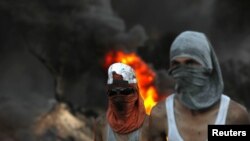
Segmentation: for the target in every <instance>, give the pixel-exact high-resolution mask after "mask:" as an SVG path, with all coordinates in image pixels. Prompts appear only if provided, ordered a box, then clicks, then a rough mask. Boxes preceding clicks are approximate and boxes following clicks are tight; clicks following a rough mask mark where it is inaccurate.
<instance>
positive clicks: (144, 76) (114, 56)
mask: <svg viewBox="0 0 250 141" xmlns="http://www.w3.org/2000/svg"><path fill="white" fill-rule="evenodd" d="M115 62H121V63H124V64H127V65H130V66H131V67H132V68H134V70H135V73H136V77H137V80H138V85H139V89H140V94H141V96H142V98H143V99H144V106H145V109H146V113H147V114H148V115H149V114H150V111H151V109H152V107H153V106H155V105H156V103H157V101H159V99H161V98H160V97H159V96H158V94H157V90H156V87H155V86H154V81H155V76H156V74H155V72H154V71H153V70H152V69H151V68H150V67H149V66H148V65H147V64H146V63H145V62H144V61H143V60H142V59H141V58H140V57H139V56H138V55H137V54H136V53H124V52H122V51H111V52H108V53H107V54H106V56H105V64H104V67H105V68H107V67H108V66H109V65H111V64H112V63H115Z"/></svg>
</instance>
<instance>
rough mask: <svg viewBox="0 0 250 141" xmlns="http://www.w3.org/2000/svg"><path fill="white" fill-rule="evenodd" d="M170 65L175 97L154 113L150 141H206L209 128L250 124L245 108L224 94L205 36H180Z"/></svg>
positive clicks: (170, 97) (216, 64)
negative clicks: (219, 125) (216, 125)
mask: <svg viewBox="0 0 250 141" xmlns="http://www.w3.org/2000/svg"><path fill="white" fill-rule="evenodd" d="M170 63H171V66H170V69H169V75H170V76H172V77H173V79H174V80H175V84H176V85H175V93H174V94H172V95H170V96H168V97H167V99H166V100H165V101H162V102H159V103H158V104H157V105H156V106H155V107H154V108H153V109H152V112H151V115H150V119H149V129H152V130H150V132H149V133H150V140H152V141H165V140H169V141H206V140H207V136H208V135H207V130H208V125H209V124H249V123H250V120H249V115H248V113H247V110H246V108H245V107H244V106H243V105H241V104H239V103H237V102H235V101H234V100H231V99H230V98H229V97H228V96H226V95H224V94H222V93H223V79H222V74H221V70H220V66H219V62H218V60H217V57H216V54H215V52H214V50H213V48H212V46H211V44H210V43H209V41H208V39H207V37H206V35H205V34H203V33H200V32H193V31H185V32H183V33H181V34H180V35H179V36H177V38H176V39H175V40H174V42H173V43H172V45H171V49H170ZM159 121H160V122H159Z"/></svg>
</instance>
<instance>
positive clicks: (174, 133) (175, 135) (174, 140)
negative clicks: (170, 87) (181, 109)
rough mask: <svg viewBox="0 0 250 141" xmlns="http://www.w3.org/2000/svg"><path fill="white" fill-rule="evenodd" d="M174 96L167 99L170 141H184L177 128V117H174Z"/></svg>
mask: <svg viewBox="0 0 250 141" xmlns="http://www.w3.org/2000/svg"><path fill="white" fill-rule="evenodd" d="M174 96H175V94H172V95H170V96H168V98H167V99H166V102H165V104H166V110H167V111H166V112H167V117H168V119H167V120H168V135H167V136H168V141H183V139H182V138H181V136H180V134H179V131H178V129H177V127H176V122H175V116H174Z"/></svg>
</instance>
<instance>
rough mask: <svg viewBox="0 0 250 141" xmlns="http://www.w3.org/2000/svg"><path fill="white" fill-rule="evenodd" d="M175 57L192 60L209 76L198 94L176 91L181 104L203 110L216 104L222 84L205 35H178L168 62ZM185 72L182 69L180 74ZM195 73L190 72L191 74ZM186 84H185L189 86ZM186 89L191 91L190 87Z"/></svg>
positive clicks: (193, 32) (214, 58)
mask: <svg viewBox="0 0 250 141" xmlns="http://www.w3.org/2000/svg"><path fill="white" fill-rule="evenodd" d="M177 57H189V58H192V59H194V60H195V61H197V62H199V63H200V64H201V65H202V68H204V69H206V70H209V74H208V76H206V77H207V81H204V82H205V84H204V86H203V87H202V88H201V90H200V91H199V92H198V93H197V91H196V92H195V93H185V92H186V90H185V91H182V92H181V93H178V91H177V96H179V97H180V100H181V101H182V103H183V104H184V105H186V106H187V107H189V108H191V109H203V108H207V107H209V106H211V105H213V104H214V103H215V102H217V101H218V100H219V99H220V97H221V94H222V92H223V87H224V84H223V79H222V74H221V69H220V66H219V62H218V59H217V57H216V54H215V52H214V49H213V47H212V46H211V44H210V42H209V40H208V39H207V37H206V35H205V34H203V33H200V32H195V31H185V32H182V33H181V34H180V35H178V36H177V37H176V39H175V40H174V42H173V43H172V45H171V49H170V61H173V60H174V59H175V58H177ZM173 69H174V68H171V69H170V70H169V74H170V75H172V76H173V74H172V71H173ZM187 70H188V69H186V70H185V67H184V69H182V72H184V73H185V71H187ZM179 72H181V71H179ZM196 72H197V71H192V73H196ZM177 74H178V73H177ZM201 74H202V73H201ZM175 76H177V75H175ZM179 76H180V75H179ZM189 77H190V76H189ZM174 78H175V77H174ZM190 79H192V80H191V81H190V82H194V81H196V80H193V78H192V77H190ZM187 80H188V79H187ZM188 83H189V82H187V83H186V84H187V85H189V84H188ZM195 83H196V84H197V83H200V81H196V82H195ZM177 85H178V84H177ZM200 86H201V85H200ZM187 87H188V86H187ZM187 89H192V87H189V88H187Z"/></svg>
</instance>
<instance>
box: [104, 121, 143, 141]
mask: <svg viewBox="0 0 250 141" xmlns="http://www.w3.org/2000/svg"><path fill="white" fill-rule="evenodd" d="M139 130H140V129H137V130H135V131H133V132H131V133H128V137H129V138H128V141H139ZM107 141H117V139H116V133H114V131H113V130H112V128H111V127H110V125H109V124H107Z"/></svg>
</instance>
